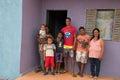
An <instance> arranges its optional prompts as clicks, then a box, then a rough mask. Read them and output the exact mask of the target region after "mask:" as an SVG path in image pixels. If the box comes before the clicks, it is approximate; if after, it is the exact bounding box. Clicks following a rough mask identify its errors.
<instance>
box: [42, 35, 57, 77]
mask: <svg viewBox="0 0 120 80" xmlns="http://www.w3.org/2000/svg"><path fill="white" fill-rule="evenodd" d="M52 42H53V38H52V37H48V39H47V44H45V45H44V54H45V55H44V58H45V72H44V75H48V69H49V67H50V68H51V75H55V73H54V53H55V50H56V47H55V45H54V44H53V43H52Z"/></svg>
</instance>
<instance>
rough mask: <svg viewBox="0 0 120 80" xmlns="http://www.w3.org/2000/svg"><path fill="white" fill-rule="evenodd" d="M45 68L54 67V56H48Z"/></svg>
mask: <svg viewBox="0 0 120 80" xmlns="http://www.w3.org/2000/svg"><path fill="white" fill-rule="evenodd" d="M45 67H54V57H53V56H52V57H51V56H50V57H49V56H47V57H46V58H45Z"/></svg>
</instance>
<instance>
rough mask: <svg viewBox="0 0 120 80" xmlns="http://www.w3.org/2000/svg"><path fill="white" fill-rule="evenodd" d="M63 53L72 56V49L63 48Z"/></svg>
mask: <svg viewBox="0 0 120 80" xmlns="http://www.w3.org/2000/svg"><path fill="white" fill-rule="evenodd" d="M64 55H65V56H68V55H69V56H70V57H71V58H73V57H74V51H73V50H72V49H64Z"/></svg>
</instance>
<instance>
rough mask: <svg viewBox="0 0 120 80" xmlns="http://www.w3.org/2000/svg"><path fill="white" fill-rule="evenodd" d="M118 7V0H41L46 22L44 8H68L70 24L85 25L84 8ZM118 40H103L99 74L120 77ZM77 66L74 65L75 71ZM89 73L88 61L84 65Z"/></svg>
mask: <svg viewBox="0 0 120 80" xmlns="http://www.w3.org/2000/svg"><path fill="white" fill-rule="evenodd" d="M115 8H119V9H120V0H99V1H98V0H43V1H42V21H41V23H46V10H68V16H69V17H71V18H72V25H74V26H76V28H77V29H78V28H79V26H85V23H86V9H115ZM119 49H120V42H113V41H105V55H104V58H103V61H102V64H101V75H105V76H112V77H118V78H120V69H119V67H120V58H119V56H120V53H119V52H120V50H119ZM77 70H78V68H77V67H76V71H77ZM85 71H86V72H87V73H89V63H88V64H87V66H86V70H85Z"/></svg>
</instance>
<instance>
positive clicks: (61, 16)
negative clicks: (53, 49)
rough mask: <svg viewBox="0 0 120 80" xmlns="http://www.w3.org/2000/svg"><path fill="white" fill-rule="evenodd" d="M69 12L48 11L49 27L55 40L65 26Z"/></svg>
mask: <svg viewBox="0 0 120 80" xmlns="http://www.w3.org/2000/svg"><path fill="white" fill-rule="evenodd" d="M66 18H67V10H47V19H46V20H47V21H46V22H47V26H48V28H49V32H50V33H51V34H52V35H53V37H54V38H55V37H56V36H57V34H58V32H59V31H60V30H61V28H62V27H64V26H65V19H66Z"/></svg>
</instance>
